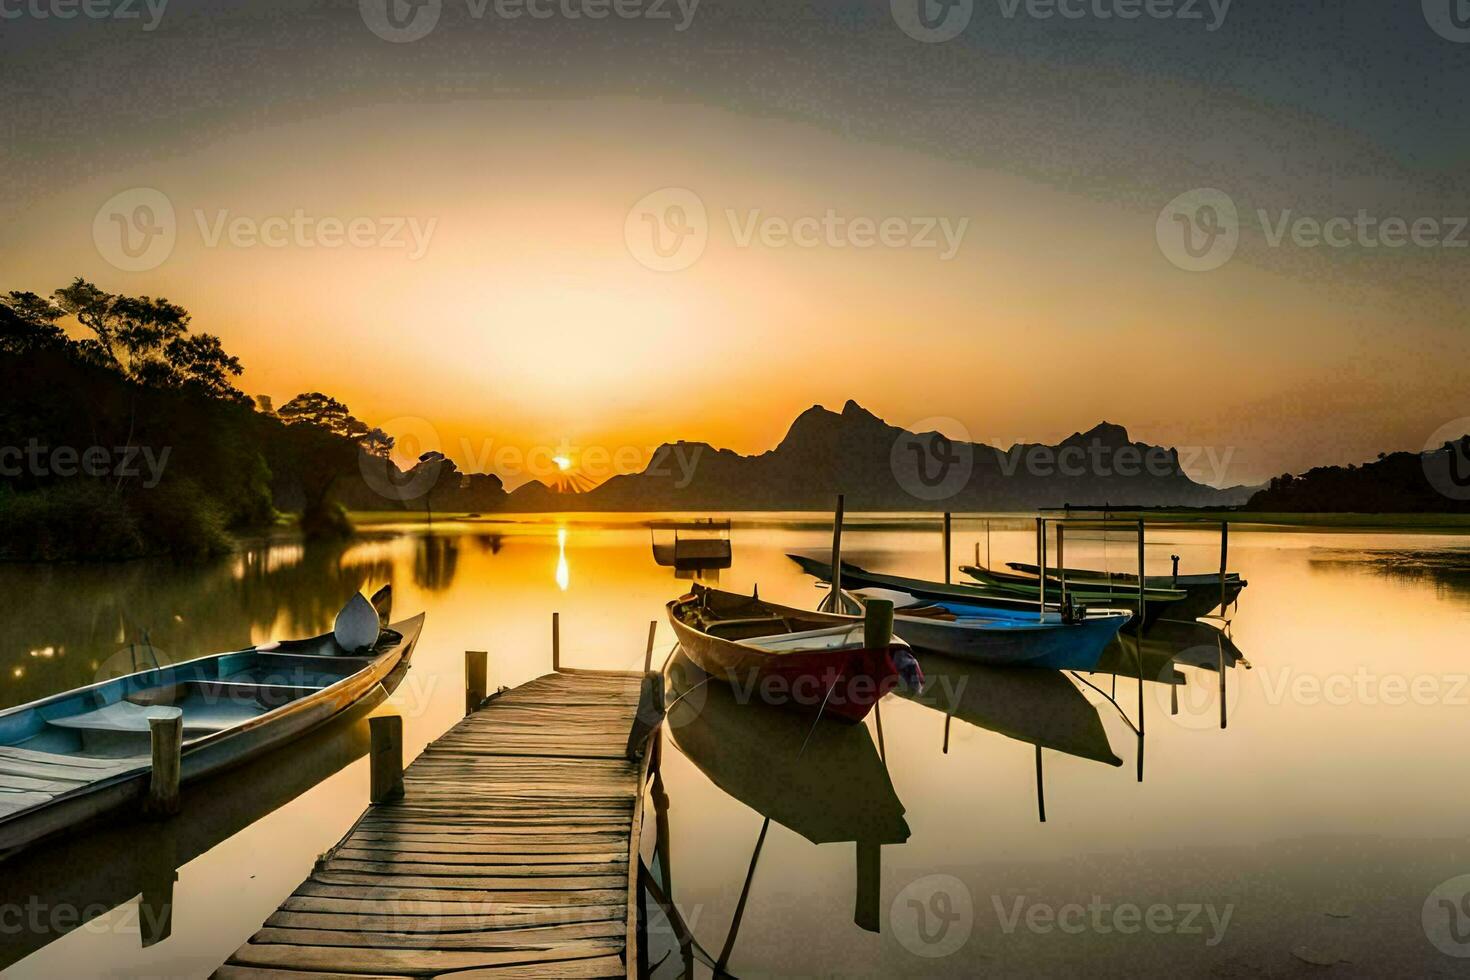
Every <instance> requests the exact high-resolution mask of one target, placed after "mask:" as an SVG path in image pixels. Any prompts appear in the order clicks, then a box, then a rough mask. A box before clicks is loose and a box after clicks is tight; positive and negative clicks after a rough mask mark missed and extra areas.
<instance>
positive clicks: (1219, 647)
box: [1215, 636, 1226, 731]
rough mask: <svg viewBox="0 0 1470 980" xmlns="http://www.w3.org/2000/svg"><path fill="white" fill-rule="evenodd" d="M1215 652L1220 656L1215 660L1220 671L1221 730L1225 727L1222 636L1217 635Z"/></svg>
mask: <svg viewBox="0 0 1470 980" xmlns="http://www.w3.org/2000/svg"><path fill="white" fill-rule="evenodd" d="M1215 653H1216V657H1217V658H1218V659H1217V660H1216V661H1215V669H1216V670H1218V671H1219V672H1220V730H1221V731H1224V729H1225V708H1226V705H1225V641H1224V639H1223V638H1222V637H1220V636H1216V637H1215Z"/></svg>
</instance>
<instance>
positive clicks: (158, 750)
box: [143, 708, 184, 817]
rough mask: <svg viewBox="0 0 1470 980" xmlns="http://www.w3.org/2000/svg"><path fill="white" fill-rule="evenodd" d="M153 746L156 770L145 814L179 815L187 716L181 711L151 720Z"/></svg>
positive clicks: (149, 780) (149, 725) (154, 770)
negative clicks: (180, 782)
mask: <svg viewBox="0 0 1470 980" xmlns="http://www.w3.org/2000/svg"><path fill="white" fill-rule="evenodd" d="M148 736H149V738H150V740H151V742H152V749H153V769H152V772H151V773H150V775H149V777H148V799H147V800H146V801H145V802H144V805H143V808H144V810H145V811H146V812H147V813H149V814H150V815H152V816H155V817H168V816H173V815H174V814H175V813H178V812H179V779H180V776H181V775H182V766H183V753H184V712H183V711H182V710H180V709H178V708H174V709H172V711H170V712H168V713H167V714H165V715H163V716H161V717H153V718H149V719H148Z"/></svg>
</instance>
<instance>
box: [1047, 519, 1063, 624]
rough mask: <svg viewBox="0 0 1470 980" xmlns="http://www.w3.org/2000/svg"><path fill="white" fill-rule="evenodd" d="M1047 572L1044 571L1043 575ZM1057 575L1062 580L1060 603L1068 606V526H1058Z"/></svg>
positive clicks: (1061, 524) (1059, 524)
mask: <svg viewBox="0 0 1470 980" xmlns="http://www.w3.org/2000/svg"><path fill="white" fill-rule="evenodd" d="M1045 574H1046V570H1045V569H1042V575H1045ZM1057 574H1058V575H1060V576H1061V578H1062V594H1061V596H1060V597H1059V598H1058V601H1059V602H1060V603H1061V604H1062V605H1064V606H1065V605H1066V604H1067V525H1066V524H1063V523H1058V524H1057Z"/></svg>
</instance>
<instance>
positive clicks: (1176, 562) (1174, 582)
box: [1169, 555, 1179, 589]
mask: <svg viewBox="0 0 1470 980" xmlns="http://www.w3.org/2000/svg"><path fill="white" fill-rule="evenodd" d="M1169 560H1170V561H1172V562H1173V563H1174V577H1173V579H1172V580H1171V581H1170V583H1169V584H1170V585H1171V586H1173V587H1174V588H1176V589H1177V588H1179V556H1178V555H1170V556H1169Z"/></svg>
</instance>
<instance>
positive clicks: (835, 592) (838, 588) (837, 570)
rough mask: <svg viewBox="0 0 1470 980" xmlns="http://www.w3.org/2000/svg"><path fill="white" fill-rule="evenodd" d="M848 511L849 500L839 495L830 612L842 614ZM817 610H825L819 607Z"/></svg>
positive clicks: (834, 532) (833, 526)
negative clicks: (844, 536)
mask: <svg viewBox="0 0 1470 980" xmlns="http://www.w3.org/2000/svg"><path fill="white" fill-rule="evenodd" d="M846 509H847V498H846V496H845V495H843V494H840V493H839V494H838V495H837V509H836V511H834V512H833V514H832V591H831V593H830V599H831V608H830V609H828V610H827V611H828V612H835V613H840V612H842V520H843V517H844V516H845V511H846ZM817 608H819V609H821V608H824V607H822V606H818V607H817Z"/></svg>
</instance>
